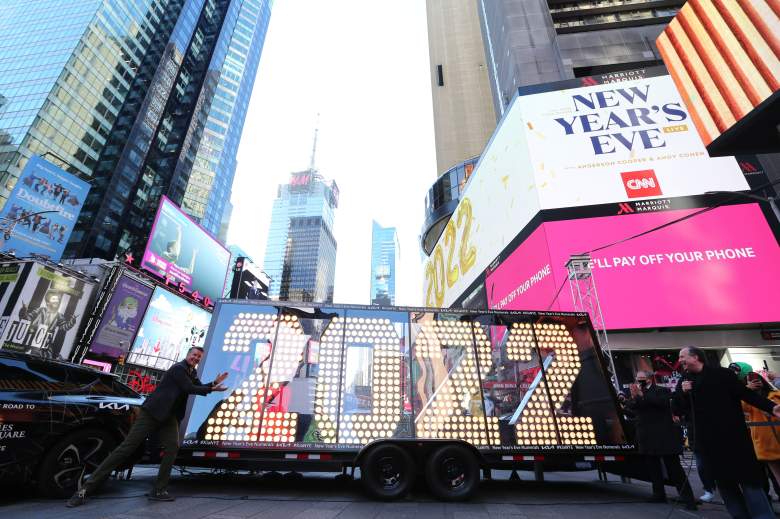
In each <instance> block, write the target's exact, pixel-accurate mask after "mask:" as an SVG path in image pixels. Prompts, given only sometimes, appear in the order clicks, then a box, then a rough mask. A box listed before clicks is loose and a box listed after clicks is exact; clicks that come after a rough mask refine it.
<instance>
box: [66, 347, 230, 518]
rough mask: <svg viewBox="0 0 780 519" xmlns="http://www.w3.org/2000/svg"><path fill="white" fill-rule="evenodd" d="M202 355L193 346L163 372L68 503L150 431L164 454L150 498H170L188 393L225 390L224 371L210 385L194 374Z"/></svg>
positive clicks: (81, 497)
mask: <svg viewBox="0 0 780 519" xmlns="http://www.w3.org/2000/svg"><path fill="white" fill-rule="evenodd" d="M202 358H203V348H201V347H199V346H193V347H192V348H190V349H189V351H188V352H187V356H186V357H185V359H184V360H182V361H181V362H177V363H176V364H174V365H173V366H171V367H170V368H168V371H166V372H165V375H163V378H162V381H160V384H159V385H158V386H157V388H156V389H155V390H154V392H152V394H150V395H149V396H148V397H146V401H145V402H144V405H143V406H142V407H141V409H140V414H139V415H138V417H137V418H136V420H135V422H134V423H133V426H132V427H131V428H130V431H129V432H128V433H127V437H126V438H125V440H124V441H123V442H122V443H121V444H120V445H119V446H118V447H117V448H116V449H114V451H113V452H112V453H111V454H110V455H109V456H108V457H107V458H106V459H105V460H103V463H101V464H100V466H99V467H98V468H96V469H95V472H93V473H92V475H91V476H90V477H89V479H87V481H86V482H84V483H83V484H81V485H80V488H79V489H78V490H77V491H76V493H75V494H73V496H71V498H70V499H69V500H68V502H67V506H68V507H69V508H73V507H76V506H81V505H83V504H84V503H86V502H87V496H88V495H90V494H92V493H94V492H95V491H96V490H97V489H98V487H99V486H100V485H101V484H102V483H103V482H104V481H105V480H106V478H108V476H109V475H110V474H111V472H112V471H113V470H114V469H116V468H117V467H118V466H119V465H121V464H122V463H123V462H124V461H125V460H126V459H127V458H129V457H130V456H132V455H133V453H135V451H136V449H137V448H138V446H139V445H141V443H142V442H143V441H144V440H145V439H146V438H147V437H148V436H149V435H151V434H153V433H155V432H156V433H157V434H158V436H159V438H160V443H161V444H162V445H161V446H162V448H163V449H164V450H165V454H164V455H163V457H162V460H161V461H160V469H159V471H158V472H157V481H156V483H155V485H154V488H153V489H152V491H151V492H150V493H149V499H150V500H152V501H173V500H175V498H174V497H173V496H171V495H170V494H169V493H168V490H167V487H168V480H169V479H170V476H171V469H172V468H173V462H174V460H175V459H176V454H177V453H178V451H179V422H181V421H182V419H183V418H184V413H185V411H186V409H187V400H188V399H189V397H190V395H208V394H209V393H211V392H212V391H225V390H226V389H227V387H226V386H224V385H223V384H222V382H224V380H225V379H226V378H227V376H228V374H227V372H225V373H222V374H220V375H218V376H217V378H215V379H214V381H213V382H211V383H209V384H204V383H202V382H201V381H200V380H199V379H198V377H197V376H196V375H195V368H196V367H197V366H198V363H199V362H200V360H201V359H202Z"/></svg>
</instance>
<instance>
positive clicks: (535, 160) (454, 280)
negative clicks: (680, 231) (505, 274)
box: [424, 68, 748, 307]
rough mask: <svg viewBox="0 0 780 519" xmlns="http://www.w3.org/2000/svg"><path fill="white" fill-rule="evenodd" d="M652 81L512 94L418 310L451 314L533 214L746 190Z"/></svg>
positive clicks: (671, 89) (657, 79) (667, 81)
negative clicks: (448, 310)
mask: <svg viewBox="0 0 780 519" xmlns="http://www.w3.org/2000/svg"><path fill="white" fill-rule="evenodd" d="M659 73H663V69H662V68H661V69H660V70H659V69H658V68H656V69H648V70H646V71H645V72H644V74H637V75H634V74H631V75H628V76H626V77H628V78H630V79H627V80H625V81H621V82H618V83H602V84H594V85H588V86H583V82H581V81H579V80H572V81H565V82H561V83H550V84H545V85H536V86H533V87H525V88H522V89H520V91H519V95H518V96H517V97H515V99H514V101H513V103H512V105H511V106H510V108H509V110H508V111H507V113H506V115H505V117H504V119H503V120H502V121H501V124H500V126H499V127H498V129H497V130H496V132H495V133H494V135H493V137H492V139H491V141H490V142H489V143H488V145H487V147H486V148H485V152H484V153H483V154H482V157H481V158H480V161H479V163H478V164H477V167H476V169H475V171H474V175H473V178H472V179H471V180H470V182H469V184H468V185H467V186H466V189H465V190H464V192H463V194H462V195H461V201H460V203H459V205H458V207H457V209H456V210H455V213H454V214H453V216H452V218H451V219H450V221H449V222H448V224H447V226H446V227H445V229H444V232H443V233H442V236H441V237H440V238H439V242H438V244H437V246H436V248H435V249H434V252H433V253H432V254H431V257H430V258H429V260H428V262H427V264H426V266H425V292H424V298H425V299H424V300H425V304H426V306H434V307H446V306H450V305H452V303H453V302H454V301H455V300H456V299H457V298H458V297H459V296H460V295H462V294H463V292H464V291H465V290H466V289H467V288H468V287H469V286H470V285H471V284H472V283H473V282H474V281H475V280H476V278H477V276H478V275H479V274H480V273H481V272H483V271H484V270H485V268H486V267H487V266H488V265H489V264H490V262H492V261H493V259H494V258H495V257H496V256H497V255H498V254H499V253H500V252H501V251H502V250H503V249H504V248H505V247H506V246H507V245H508V244H509V242H510V241H511V240H512V239H514V237H515V236H516V235H517V234H518V233H519V232H520V231H521V230H522V229H523V228H525V226H526V225H528V224H529V223H530V222H531V220H532V219H533V218H534V217H535V216H536V215H537V214H538V213H539V211H541V210H545V209H556V208H565V207H580V206H587V205H597V204H604V203H613V202H621V201H624V200H651V199H658V198H661V197H664V198H666V197H681V196H689V195H696V194H702V193H705V192H707V191H740V190H746V189H748V185H747V182H746V181H745V178H744V175H743V174H742V173H741V171H740V169H739V166H738V165H737V162H736V161H735V160H734V158H733V157H723V158H716V159H712V158H709V156H708V155H707V150H706V149H705V148H704V145H703V144H702V142H701V139H700V138H699V136H698V134H697V132H696V130H695V128H693V126H692V123H691V120H690V116H689V114H688V111H687V109H686V107H685V105H684V104H683V102H682V100H681V99H680V96H679V94H678V93H677V90H676V89H675V86H674V82H673V81H672V79H671V78H670V77H669V76H667V75H658V74H659ZM573 84H575V85H577V86H574V87H573ZM510 222H511V224H510Z"/></svg>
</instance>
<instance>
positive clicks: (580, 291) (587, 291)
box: [566, 254, 620, 391]
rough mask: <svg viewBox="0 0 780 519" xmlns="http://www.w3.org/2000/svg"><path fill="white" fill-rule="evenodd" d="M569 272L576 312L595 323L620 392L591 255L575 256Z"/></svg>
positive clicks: (613, 381) (568, 269) (567, 267)
mask: <svg viewBox="0 0 780 519" xmlns="http://www.w3.org/2000/svg"><path fill="white" fill-rule="evenodd" d="M566 271H567V272H568V280H569V290H570V292H571V298H572V301H573V303H574V310H575V311H577V312H587V314H588V315H590V320H591V322H592V323H593V329H594V330H595V331H596V335H597V337H598V340H599V344H600V345H601V349H602V351H603V352H604V353H606V355H607V359H608V360H609V369H610V371H611V372H612V373H610V379H611V380H612V384H613V385H614V386H615V390H616V391H620V387H619V385H618V381H617V372H616V371H615V361H614V360H613V359H612V350H610V348H609V337H607V327H606V325H605V324H604V315H603V314H602V313H601V304H600V303H599V294H598V291H597V290H596V280H595V279H594V278H593V263H592V262H591V258H590V254H575V255H572V256H571V257H569V261H567V262H566Z"/></svg>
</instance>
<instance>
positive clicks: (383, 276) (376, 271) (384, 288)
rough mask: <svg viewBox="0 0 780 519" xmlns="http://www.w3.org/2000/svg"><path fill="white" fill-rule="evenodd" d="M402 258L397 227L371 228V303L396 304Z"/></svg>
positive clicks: (376, 225)
mask: <svg viewBox="0 0 780 519" xmlns="http://www.w3.org/2000/svg"><path fill="white" fill-rule="evenodd" d="M400 259H401V247H400V245H399V244H398V233H397V232H396V230H395V227H382V226H381V225H379V224H378V223H376V222H373V223H372V228H371V304H372V305H385V306H389V305H394V304H395V279H396V277H397V273H398V272H397V269H398V266H399V264H400Z"/></svg>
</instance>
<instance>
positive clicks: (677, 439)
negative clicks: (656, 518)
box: [626, 371, 696, 510]
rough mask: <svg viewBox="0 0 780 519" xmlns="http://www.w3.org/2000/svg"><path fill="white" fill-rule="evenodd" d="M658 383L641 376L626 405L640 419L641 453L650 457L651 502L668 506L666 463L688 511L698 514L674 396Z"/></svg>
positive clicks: (642, 373)
mask: <svg viewBox="0 0 780 519" xmlns="http://www.w3.org/2000/svg"><path fill="white" fill-rule="evenodd" d="M654 382H655V381H654V380H653V374H652V373H649V372H647V371H640V372H638V373H637V374H636V384H632V385H631V398H630V399H629V400H628V401H626V407H627V408H628V409H629V410H630V411H632V412H633V414H634V416H635V418H636V431H637V440H638V443H639V453H640V454H644V455H645V456H646V460H647V468H648V472H649V475H650V481H651V482H652V483H653V497H652V499H651V500H650V501H651V502H654V503H665V502H666V492H665V491H664V474H663V468H662V466H661V463H663V465H664V466H666V472H667V474H668V475H669V479H670V480H671V481H672V482H673V483H674V485H675V486H676V487H677V491H678V492H679V493H680V497H681V498H682V499H683V500H684V501H685V507H686V508H687V509H688V510H696V500H695V499H694V498H693V491H692V490H691V485H690V484H689V483H688V478H687V477H686V475H685V472H684V471H683V469H682V466H681V465H680V454H682V450H683V437H682V430H681V429H680V427H678V426H677V424H676V423H674V421H673V420H672V411H671V403H670V401H671V399H672V392H671V391H669V390H668V389H666V388H665V387H660V386H658V385H656V384H655V383H654Z"/></svg>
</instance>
